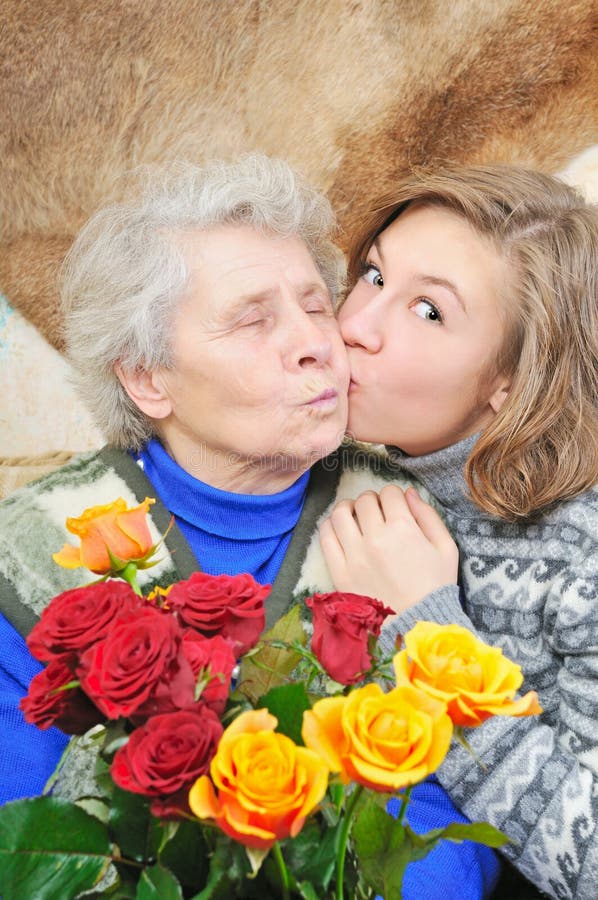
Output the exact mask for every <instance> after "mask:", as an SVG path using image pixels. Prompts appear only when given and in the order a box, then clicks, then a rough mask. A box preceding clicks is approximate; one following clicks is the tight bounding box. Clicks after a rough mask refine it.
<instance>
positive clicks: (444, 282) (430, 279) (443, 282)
mask: <svg viewBox="0 0 598 900" xmlns="http://www.w3.org/2000/svg"><path fill="white" fill-rule="evenodd" d="M416 280H417V281H420V282H422V284H430V285H437V286H438V287H443V288H446V289H447V290H448V291H450V292H451V294H453V295H454V297H455V299H456V301H457V303H458V304H459V306H460V307H461V309H462V310H463V312H464V313H465V315H467V307H466V306H465V301H464V300H463V297H462V296H461V293H460V291H459V288H458V287H457V285H456V284H455V283H454V281H450V280H449V279H448V278H439V277H437V276H435V275H416Z"/></svg>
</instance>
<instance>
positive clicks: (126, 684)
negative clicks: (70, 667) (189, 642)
mask: <svg viewBox="0 0 598 900" xmlns="http://www.w3.org/2000/svg"><path fill="white" fill-rule="evenodd" d="M182 644H183V632H182V629H181V627H180V625H179V624H178V622H177V621H176V619H175V618H174V616H172V615H170V614H169V613H166V612H163V611H161V610H159V609H156V608H155V607H153V606H139V607H137V608H134V609H132V610H129V611H128V612H126V613H122V614H121V615H119V616H118V617H117V618H116V619H115V621H114V623H113V625H112V627H111V628H110V631H109V632H108V634H107V635H106V637H105V638H104V640H102V641H99V642H98V643H96V644H94V645H93V647H90V648H89V650H86V652H85V653H84V654H83V656H82V657H81V662H80V666H79V667H78V668H77V674H78V675H79V677H80V679H81V687H82V688H83V690H84V691H85V692H86V693H87V694H88V695H89V696H90V697H91V698H92V699H93V701H94V703H95V704H96V705H97V706H98V707H99V708H100V709H101V710H102V712H103V713H104V714H105V715H106V716H107V717H108V718H109V719H117V718H118V717H119V716H132V715H134V716H136V717H137V718H139V717H141V716H151V715H155V714H157V713H164V712H172V711H173V710H176V709H184V708H185V707H188V706H190V705H191V704H192V703H193V688H194V679H193V672H192V671H191V666H190V665H189V662H188V661H187V658H186V657H185V654H184V653H183V647H182Z"/></svg>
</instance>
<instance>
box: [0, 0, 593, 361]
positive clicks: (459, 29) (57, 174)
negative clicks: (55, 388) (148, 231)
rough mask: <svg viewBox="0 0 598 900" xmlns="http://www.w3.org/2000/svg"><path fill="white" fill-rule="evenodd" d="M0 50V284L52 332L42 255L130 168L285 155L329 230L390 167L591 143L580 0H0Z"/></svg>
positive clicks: (51, 275)
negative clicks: (246, 154) (309, 184)
mask: <svg viewBox="0 0 598 900" xmlns="http://www.w3.org/2000/svg"><path fill="white" fill-rule="evenodd" d="M0 60H1V63H0V70H1V72H2V75H1V84H0V90H1V97H2V100H1V105H0V147H1V150H0V198H1V199H0V289H2V290H3V291H4V292H5V293H6V295H7V296H8V297H9V298H10V300H11V301H12V302H13V303H14V305H15V306H17V307H18V308H19V309H20V310H22V311H23V312H24V313H25V315H27V316H28V317H29V319H30V320H31V321H33V322H34V323H35V324H36V325H37V326H38V327H39V328H40V329H41V331H42V332H43V333H44V334H45V335H46V336H47V337H48V338H49V339H50V340H51V341H52V342H53V343H54V344H56V345H59V344H60V313H59V307H58V296H57V291H56V270H57V266H58V264H59V263H60V261H61V259H62V257H63V255H64V253H65V251H66V249H67V248H68V246H69V244H70V243H71V241H72V238H73V235H74V234H75V233H76V231H77V229H78V228H79V227H80V225H81V224H82V222H83V221H84V220H85V219H86V218H87V216H88V215H89V214H90V213H91V212H93V210H94V209H95V208H96V207H97V206H98V205H100V204H101V203H104V202H105V201H106V200H108V199H110V198H114V197H117V196H118V193H119V191H120V190H122V183H123V180H122V178H119V176H120V175H121V174H122V173H123V172H124V171H126V170H130V169H131V168H133V167H135V166H137V165H138V164H140V163H153V162H157V161H162V160H167V159H169V158H172V157H175V156H182V157H186V158H190V159H193V160H198V161H201V160H205V159H207V158H211V157H231V156H233V155H236V154H238V153H239V152H240V151H248V150H252V149H259V150H262V151H264V152H266V153H270V154H275V155H279V156H283V157H285V158H287V159H288V160H289V161H290V162H292V163H293V164H294V165H296V166H297V167H298V168H299V169H301V170H302V171H303V172H304V173H305V174H306V175H307V176H308V177H309V178H310V179H311V180H312V181H313V182H314V183H315V184H317V185H319V186H320V187H321V188H323V189H324V190H325V191H326V192H327V193H328V195H329V197H330V199H331V200H332V202H333V204H334V206H335V208H336V210H337V212H338V214H339V217H340V221H341V224H342V226H343V229H344V231H343V233H342V242H343V243H346V242H347V234H349V233H350V231H351V227H352V224H353V223H354V222H355V221H356V220H357V219H358V218H359V216H360V215H361V214H362V213H363V211H364V209H365V208H366V207H367V205H368V201H369V200H370V198H372V197H373V196H374V195H375V194H377V193H378V192H379V191H381V190H383V189H385V188H386V187H387V186H388V185H389V184H391V183H392V180H393V178H394V177H395V175H396V173H397V172H398V171H399V170H401V169H404V168H405V167H407V166H414V165H419V164H428V163H435V162H440V161H443V160H460V161H469V162H479V161H490V160H510V161H519V162H523V163H527V164H531V165H535V166H538V167H541V168H544V169H545V170H548V171H556V170H557V169H558V168H559V167H560V166H561V165H562V164H563V163H565V162H566V161H567V160H569V159H570V158H571V157H572V155H573V154H574V153H576V152H577V151H578V150H580V149H583V148H584V147H586V146H588V145H589V144H591V143H593V142H595V141H597V140H598V6H597V3H596V0H452V2H450V3H447V2H446V0H167V2H165V0H101V2H99V3H89V2H87V0H0Z"/></svg>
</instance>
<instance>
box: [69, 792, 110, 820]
mask: <svg viewBox="0 0 598 900" xmlns="http://www.w3.org/2000/svg"><path fill="white" fill-rule="evenodd" d="M75 803H76V805H77V806H78V807H79V808H80V809H83V810H85V812H86V813H88V814H89V815H90V816H95V818H96V819H99V820H100V822H103V823H104V825H107V824H108V818H109V816H110V810H109V808H108V805H107V804H106V803H104V802H103V800H99V799H98V798H97V797H81V799H80V800H75Z"/></svg>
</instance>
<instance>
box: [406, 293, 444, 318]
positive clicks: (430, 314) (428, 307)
mask: <svg viewBox="0 0 598 900" xmlns="http://www.w3.org/2000/svg"><path fill="white" fill-rule="evenodd" d="M411 308H412V310H413V312H414V313H415V315H416V316H419V317H420V319H427V320H428V321H429V322H442V315H441V314H440V310H439V309H438V308H437V307H436V306H434V304H433V303H432V302H431V301H430V300H425V299H424V298H423V297H420V298H419V300H416V301H415V303H414V304H413V306H412V307H411Z"/></svg>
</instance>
